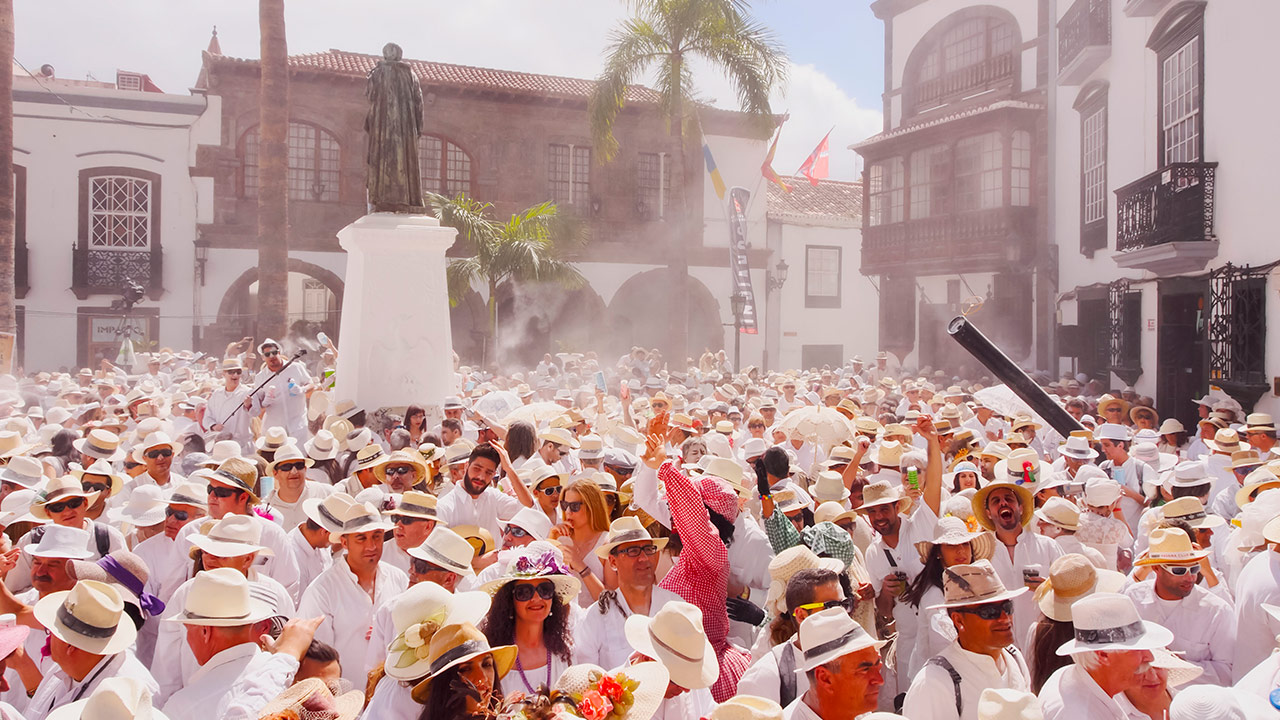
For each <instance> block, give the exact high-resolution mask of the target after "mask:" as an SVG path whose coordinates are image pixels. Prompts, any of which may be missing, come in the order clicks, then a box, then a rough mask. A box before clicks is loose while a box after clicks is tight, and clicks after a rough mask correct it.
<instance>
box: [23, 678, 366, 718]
mask: <svg viewBox="0 0 1280 720" xmlns="http://www.w3.org/2000/svg"><path fill="white" fill-rule="evenodd" d="M321 684H323V683H321ZM168 718H169V716H168V715H165V714H164V713H162V712H160V711H159V710H157V709H156V708H155V707H153V706H152V705H151V691H150V690H148V689H147V686H146V685H145V684H144V683H143V682H142V681H141V680H138V679H136V678H132V677H126V676H123V675H118V676H115V677H109V678H106V679H105V680H103V681H102V682H101V683H99V684H98V686H97V687H96V688H94V689H93V692H92V693H90V694H89V697H87V698H85V699H84V700H77V701H75V702H72V703H67V704H66V705H61V706H59V707H57V708H54V709H53V711H51V712H50V713H49V714H48V715H45V720H82V719H83V720H168ZM334 720H339V719H338V718H335V719H334ZM341 720H345V718H342V719H341Z"/></svg>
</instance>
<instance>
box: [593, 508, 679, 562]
mask: <svg viewBox="0 0 1280 720" xmlns="http://www.w3.org/2000/svg"><path fill="white" fill-rule="evenodd" d="M633 542H646V543H652V544H654V545H657V546H658V550H659V551H661V550H662V548H664V547H666V546H667V539H666V538H654V537H653V536H652V535H650V534H649V531H648V530H646V529H645V527H644V525H642V524H640V520H639V518H636V517H633V516H631V515H624V516H623V517H620V518H618V519H617V520H614V521H613V522H611V523H609V536H608V538H606V540H605V542H604V543H602V544H601V545H599V546H598V547H596V557H598V558H600V559H601V560H604V559H605V558H607V557H609V554H610V553H612V552H613V549H614V548H616V547H618V546H619V545H625V544H626V543H633Z"/></svg>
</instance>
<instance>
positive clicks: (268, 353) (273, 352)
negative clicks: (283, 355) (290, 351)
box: [262, 350, 280, 358]
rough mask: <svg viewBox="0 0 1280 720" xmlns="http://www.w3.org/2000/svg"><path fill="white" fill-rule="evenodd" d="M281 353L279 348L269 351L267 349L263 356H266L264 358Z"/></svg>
mask: <svg viewBox="0 0 1280 720" xmlns="http://www.w3.org/2000/svg"><path fill="white" fill-rule="evenodd" d="M279 354H280V351H279V350H268V351H266V352H264V353H262V357H264V358H269V357H275V356H277V355H279Z"/></svg>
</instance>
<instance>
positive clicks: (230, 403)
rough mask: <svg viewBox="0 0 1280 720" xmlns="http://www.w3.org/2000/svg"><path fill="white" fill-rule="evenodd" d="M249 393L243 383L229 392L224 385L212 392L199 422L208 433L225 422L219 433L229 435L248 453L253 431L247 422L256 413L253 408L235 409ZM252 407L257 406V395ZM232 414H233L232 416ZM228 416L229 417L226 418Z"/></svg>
mask: <svg viewBox="0 0 1280 720" xmlns="http://www.w3.org/2000/svg"><path fill="white" fill-rule="evenodd" d="M250 392H251V390H250V389H249V388H248V387H246V386H245V385H244V383H241V384H239V385H237V386H236V389H235V390H232V391H231V392H227V387H226V385H223V386H222V387H220V388H218V389H217V390H214V391H213V392H212V393H210V394H209V399H208V401H206V403H205V406H204V419H203V420H202V421H201V424H202V426H203V429H204V430H205V431H206V432H208V431H210V430H213V426H214V425H217V424H219V423H221V422H222V421H223V420H226V421H227V422H226V424H224V425H223V426H222V431H221V432H225V433H230V435H231V439H232V440H235V441H236V442H238V443H240V448H241V450H242V451H244V452H248V451H249V450H250V449H251V448H252V447H253V430H252V429H251V427H250V425H249V421H250V420H251V419H252V418H253V416H254V415H257V414H258V413H257V412H256V411H255V407H250V408H249V409H248V410H243V409H242V410H240V411H238V412H237V411H236V408H238V407H242V406H243V405H244V399H245V398H247V397H249V393H250ZM253 405H254V406H257V405H258V396H257V395H255V396H254V398H253ZM232 413H235V414H234V415H232ZM228 415H231V417H230V418H228V417H227V416H228Z"/></svg>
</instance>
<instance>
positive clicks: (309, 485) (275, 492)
mask: <svg viewBox="0 0 1280 720" xmlns="http://www.w3.org/2000/svg"><path fill="white" fill-rule="evenodd" d="M333 490H334V488H333V486H332V485H323V484H321V483H318V482H312V481H310V480H307V481H305V482H304V484H303V486H302V494H301V495H299V496H298V499H297V500H295V501H294V502H285V501H284V500H281V499H280V488H274V489H272V491H271V494H270V495H268V496H267V497H265V498H263V501H262V502H263V504H264V505H269V506H270V507H271V514H272V515H275V516H276V517H278V518H280V525H281V526H282V527H283V528H284V529H285V531H286V532H287V531H289V530H292V529H293V528H296V527H297V526H298V524H299V523H302V522H305V521H306V519H307V515H306V513H304V512H302V503H304V502H306V501H307V500H312V499H315V500H323V499H324V498H327V497H329V496H330V495H332V494H333Z"/></svg>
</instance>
